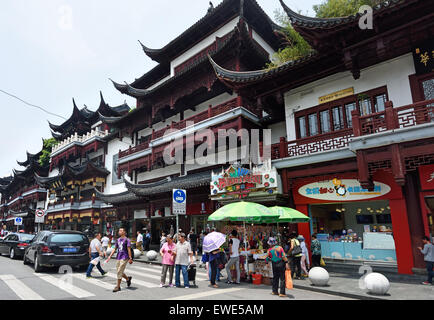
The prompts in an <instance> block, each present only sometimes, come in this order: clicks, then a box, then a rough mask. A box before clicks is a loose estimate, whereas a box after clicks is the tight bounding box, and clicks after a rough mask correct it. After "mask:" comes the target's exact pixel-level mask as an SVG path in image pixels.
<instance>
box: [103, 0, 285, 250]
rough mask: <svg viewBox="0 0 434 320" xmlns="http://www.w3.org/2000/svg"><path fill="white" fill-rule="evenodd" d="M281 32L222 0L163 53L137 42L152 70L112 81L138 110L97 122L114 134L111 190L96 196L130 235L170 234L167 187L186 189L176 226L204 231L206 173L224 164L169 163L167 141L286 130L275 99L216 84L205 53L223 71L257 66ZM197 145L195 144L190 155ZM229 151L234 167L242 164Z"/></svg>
mask: <svg viewBox="0 0 434 320" xmlns="http://www.w3.org/2000/svg"><path fill="white" fill-rule="evenodd" d="M280 29H281V28H280V27H279V26H277V25H276V24H274V23H273V22H272V20H271V19H270V18H269V17H268V16H267V15H266V14H265V13H264V11H263V10H262V9H261V8H260V6H259V5H258V4H257V2H256V1H254V0H241V1H240V0H224V1H223V2H222V3H221V4H220V5H219V6H217V7H215V8H210V9H209V10H208V12H207V14H206V15H205V16H204V17H203V18H202V19H200V20H199V21H197V22H196V23H195V24H194V25H193V26H191V27H190V28H188V29H187V30H185V31H184V32H183V33H182V34H181V35H180V36H178V37H177V38H175V39H174V40H172V41H171V42H170V43H168V44H167V45H166V46H164V47H163V48H161V49H150V48H148V47H147V46H145V45H143V44H142V49H143V51H144V53H145V54H146V55H147V56H148V57H150V58H151V59H153V60H154V61H156V62H158V65H157V66H156V67H155V68H154V69H152V70H150V71H148V72H146V73H145V74H144V75H143V76H141V77H139V78H138V79H136V80H135V81H134V82H132V83H125V84H119V83H116V82H114V86H115V88H116V89H117V90H119V91H120V92H121V93H123V94H126V95H129V96H131V97H134V98H136V99H137V108H136V109H135V110H133V111H132V112H130V113H129V114H127V115H125V116H123V117H117V118H116V117H111V118H105V119H103V122H104V123H106V124H108V125H111V126H112V127H115V128H117V133H116V135H112V136H111V137H110V141H108V156H107V159H108V160H109V159H110V160H109V161H112V164H113V165H112V167H113V171H112V175H111V176H109V180H110V181H111V185H110V186H108V187H107V188H106V189H105V192H104V193H102V194H100V193H98V198H99V199H102V200H104V201H106V202H108V203H111V204H113V205H114V206H115V207H116V208H117V212H116V214H117V217H118V219H119V221H117V222H114V223H116V224H117V225H120V223H121V221H122V220H127V221H129V222H130V224H129V226H130V230H129V231H130V232H131V233H135V230H141V229H143V228H144V227H146V228H150V229H151V230H152V236H153V239H154V241H156V242H158V241H159V236H160V234H161V232H162V231H165V232H170V230H174V229H175V228H176V226H175V216H174V215H173V213H172V208H171V206H172V189H176V188H180V189H186V190H187V215H186V216H185V217H181V218H180V227H181V228H182V229H183V230H184V231H188V230H189V229H190V227H196V229H197V230H199V231H200V230H202V229H204V228H205V226H206V224H207V216H208V215H209V214H211V213H212V212H213V211H214V210H215V206H216V204H217V202H216V201H211V200H210V181H211V171H212V170H213V169H214V170H215V171H221V170H222V168H227V167H228V166H229V164H230V163H229V162H224V163H220V164H219V165H215V164H208V163H205V164H197V163H195V164H173V165H169V164H167V163H166V162H165V161H164V150H165V149H166V148H167V147H168V145H169V144H170V143H171V142H172V141H174V140H180V141H181V143H182V144H186V143H187V140H188V139H189V138H188V137H187V135H188V134H196V133H197V132H198V131H200V130H203V129H210V130H212V132H213V133H214V137H213V138H212V140H213V141H212V142H210V141H208V142H209V143H210V144H214V142H215V141H216V140H217V138H216V137H217V132H218V130H222V129H226V130H229V129H233V130H235V131H236V132H238V131H239V130H241V129H247V130H250V129H264V128H271V127H273V125H275V124H276V123H279V122H280V124H279V125H278V126H277V127H275V129H276V130H273V132H276V135H275V136H272V137H271V139H274V142H278V138H279V137H280V133H283V132H284V131H285V123H284V121H282V119H283V115H284V109H283V108H280V109H279V108H275V107H274V106H276V105H278V102H277V101H278V100H279V99H280V98H281V97H279V96H276V97H270V98H269V101H268V102H269V103H268V104H266V105H265V104H264V105H263V106H262V105H258V104H257V103H256V101H255V100H253V99H251V97H250V95H244V94H240V93H238V92H235V91H234V90H233V89H232V88H230V87H228V86H226V85H225V84H224V83H223V82H221V81H220V80H219V79H218V77H217V75H216V73H215V72H214V70H213V68H212V65H211V64H210V63H209V60H208V55H209V56H211V57H212V58H213V59H214V60H215V61H217V62H218V63H219V64H220V65H222V66H224V67H226V68H229V69H234V70H238V71H243V70H251V69H261V68H264V67H265V65H266V63H267V62H269V61H270V58H271V57H272V55H273V54H274V52H275V51H277V50H278V49H279V48H281V46H282V39H281V38H280V35H279V33H278V31H279V30H280ZM168 130H172V133H168ZM279 132H280V133H279ZM202 140H203V139H202ZM205 141H206V140H205ZM261 141H262V137H261ZM126 144H129V146H128V147H126ZM201 144H203V141H195V142H194V152H197V150H200V149H199V148H200V145H201ZM236 151H237V156H236V159H234V161H239V160H242V157H243V156H242V155H241V153H240V152H239V149H237V150H236ZM210 152H211V151H210ZM212 152H214V151H212ZM112 155H113V156H112ZM214 155H215V154H214ZM183 157H184V158H183V160H186V159H187V157H188V156H187V155H185V154H184V155H183ZM124 177H125V179H123V178H124ZM111 214H113V212H111ZM131 226H132V227H131Z"/></svg>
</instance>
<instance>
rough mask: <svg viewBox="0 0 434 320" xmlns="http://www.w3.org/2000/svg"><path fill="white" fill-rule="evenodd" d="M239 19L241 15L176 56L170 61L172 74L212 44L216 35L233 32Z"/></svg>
mask: <svg viewBox="0 0 434 320" xmlns="http://www.w3.org/2000/svg"><path fill="white" fill-rule="evenodd" d="M238 21H239V17H236V18H234V19H233V20H231V21H230V22H228V23H227V24H225V25H224V26H222V27H221V28H220V29H219V30H217V31H216V32H214V33H212V34H210V35H209V36H208V37H206V38H205V39H203V40H202V41H201V42H199V43H198V44H196V45H195V46H193V47H192V48H190V49H188V50H187V51H185V52H184V53H183V54H181V55H179V56H178V57H176V58H175V59H174V60H173V61H171V63H170V70H171V75H172V76H173V75H174V74H175V68H176V67H177V66H179V65H180V64H182V63H183V62H185V61H186V60H188V59H190V58H191V57H193V56H194V55H196V54H198V53H199V52H200V51H202V50H203V49H205V48H206V47H208V46H210V45H211V44H212V43H213V42H214V41H215V39H216V37H223V36H224V35H226V34H228V33H229V32H231V31H232V30H233V29H234V28H235V27H236V25H237V23H238Z"/></svg>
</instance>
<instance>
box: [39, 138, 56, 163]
mask: <svg viewBox="0 0 434 320" xmlns="http://www.w3.org/2000/svg"><path fill="white" fill-rule="evenodd" d="M42 140H43V141H44V146H43V148H42V154H41V156H40V157H39V164H40V165H41V166H42V167H47V166H49V165H50V156H51V150H52V148H53V146H54V145H56V144H57V141H56V139H54V138H49V139H42Z"/></svg>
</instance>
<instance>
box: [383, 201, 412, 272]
mask: <svg viewBox="0 0 434 320" xmlns="http://www.w3.org/2000/svg"><path fill="white" fill-rule="evenodd" d="M389 206H390V212H391V215H392V227H393V236H394V239H395V247H396V260H397V262H398V273H401V274H413V271H412V268H413V266H414V263H413V261H414V259H413V249H412V246H411V236H410V228H409V225H408V217H407V207H406V202H405V199H399V200H390V201H389Z"/></svg>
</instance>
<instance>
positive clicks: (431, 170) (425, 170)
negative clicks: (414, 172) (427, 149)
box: [419, 164, 434, 190]
mask: <svg viewBox="0 0 434 320" xmlns="http://www.w3.org/2000/svg"><path fill="white" fill-rule="evenodd" d="M419 177H420V185H421V187H422V190H434V165H433V164H431V165H427V166H421V167H419Z"/></svg>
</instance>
